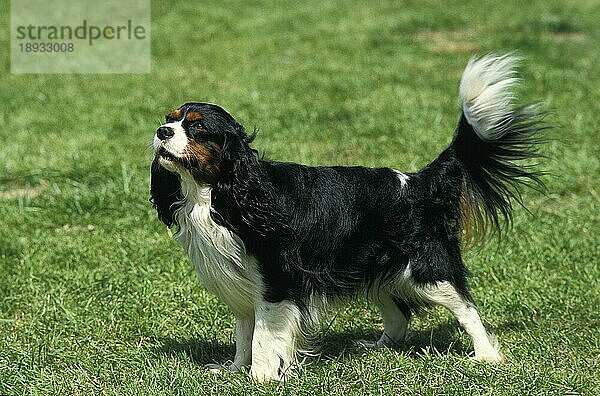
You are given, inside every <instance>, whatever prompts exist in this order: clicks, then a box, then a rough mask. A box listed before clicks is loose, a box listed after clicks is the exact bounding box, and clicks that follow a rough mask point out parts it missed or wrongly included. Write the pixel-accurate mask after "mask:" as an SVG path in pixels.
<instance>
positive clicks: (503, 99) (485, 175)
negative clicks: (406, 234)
mask: <svg viewBox="0 0 600 396" xmlns="http://www.w3.org/2000/svg"><path fill="white" fill-rule="evenodd" d="M516 61H517V58H515V57H514V56H512V55H503V56H496V55H486V56H483V57H480V58H473V59H471V61H470V62H469V63H468V65H467V67H466V68H465V70H464V72H463V75H462V78H461V81H460V98H461V100H462V115H461V117H460V120H459V123H458V127H457V129H456V133H455V135H454V139H453V141H452V144H451V146H450V148H449V149H450V150H452V151H453V152H454V155H455V157H456V158H457V159H458V160H459V162H460V164H461V168H462V169H463V171H462V173H463V183H464V186H463V188H462V196H461V197H460V198H461V206H462V207H461V212H462V213H461V215H462V223H463V228H464V229H465V230H466V232H467V238H468V239H470V236H472V235H473V234H475V235H476V236H477V235H478V236H482V235H484V234H486V233H487V231H489V230H500V229H501V220H506V224H510V221H511V213H512V209H513V205H512V202H513V201H515V202H517V203H519V204H520V205H521V206H523V200H522V197H521V187H522V186H532V187H538V188H540V189H543V183H542V181H541V180H540V172H539V171H537V170H536V169H534V165H535V164H531V163H529V162H526V163H523V162H522V161H523V160H528V159H531V158H535V157H538V156H539V153H538V147H539V143H541V142H542V141H543V140H544V139H542V138H540V136H539V132H540V131H543V130H545V129H548V128H549V127H548V125H546V124H545V123H544V122H543V118H544V113H543V112H541V111H540V110H539V106H538V105H537V104H530V105H524V106H518V107H516V106H514V105H513V100H514V94H513V91H512V88H513V87H514V85H515V84H516V83H517V82H518V79H517V78H516V76H515V74H516V73H515V63H516ZM488 225H490V226H492V227H491V228H490V227H488Z"/></svg>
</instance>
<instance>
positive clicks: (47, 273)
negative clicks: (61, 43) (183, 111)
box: [0, 0, 600, 395]
mask: <svg viewBox="0 0 600 396" xmlns="http://www.w3.org/2000/svg"><path fill="white" fill-rule="evenodd" d="M212 3H213V4H210V5H209V4H204V5H197V4H196V2H191V1H189V2H183V3H181V4H180V3H177V4H170V3H168V2H158V1H155V2H153V8H152V21H153V24H152V62H153V64H152V73H151V74H148V75H11V74H10V73H9V70H10V64H9V59H10V57H9V54H8V52H7V47H8V24H9V22H8V11H9V5H8V1H5V0H2V1H1V2H0V9H1V10H2V15H3V17H2V19H0V27H1V29H0V48H1V50H0V62H1V65H0V67H2V70H3V71H2V75H1V76H0V98H1V99H0V100H1V103H2V111H1V112H0V122H1V124H2V129H1V131H0V394H6V393H8V394H92V393H94V394H222V395H225V394H250V393H258V394H272V393H282V394H327V395H329V394H331V395H349V394H414V395H421V394H476V395H479V394H507V395H509V394H510V395H525V394H536V395H542V394H555V395H565V394H589V395H593V394H598V393H600V381H599V375H598V373H599V372H600V336H599V334H600V314H599V307H600V291H599V290H600V285H599V282H598V279H599V278H600V269H599V266H598V257H600V251H599V238H598V232H599V230H600V228H599V223H600V222H599V210H600V207H599V206H600V205H599V197H598V194H599V192H600V189H599V184H598V175H600V166H599V158H600V150H599V148H600V145H599V144H598V142H599V140H600V135H599V133H598V126H599V125H600V108H599V107H598V106H599V105H598V104H599V103H600V72H599V70H600V69H599V68H598V59H600V45H599V43H600V24H598V21H599V20H600V6H599V5H598V2H596V1H591V0H589V1H583V0H582V1H577V2H573V1H566V0H565V1H545V0H544V1H542V0H540V1H531V2H521V1H513V0H507V1H502V2H501V3H498V2H496V1H404V2H396V1H384V2H377V3H376V2H372V5H367V4H366V3H365V2H349V1H341V0H338V1H327V2H325V1H303V2H291V3H285V4H284V3H278V2H267V1H262V2H260V1H258V2H254V1H253V2H247V1H241V0H240V1H224V2H212ZM499 4H501V5H499ZM512 50H516V51H518V53H519V54H520V55H522V56H523V57H524V58H525V61H524V62H523V64H522V67H521V76H522V77H523V85H522V89H520V91H519V93H520V98H521V100H522V101H534V100H543V101H544V102H545V103H546V105H547V107H549V108H550V109H551V110H552V111H553V114H552V116H551V117H550V119H551V121H552V122H553V123H555V124H556V125H558V126H559V128H558V129H557V130H556V131H555V132H554V133H553V137H554V138H556V139H555V140H553V141H552V142H550V143H549V144H547V145H546V146H545V147H544V148H543V153H544V154H545V155H546V156H547V157H548V158H547V160H545V161H544V166H545V168H546V169H547V170H549V171H550V172H551V173H552V174H553V175H552V176H549V177H547V178H546V182H547V185H548V191H549V193H548V195H546V196H543V195H541V194H539V193H536V192H533V191H528V192H527V193H526V194H525V196H524V199H525V202H526V204H527V205H528V206H529V208H530V210H531V212H532V215H528V214H526V212H525V211H524V210H521V209H519V210H517V211H516V216H515V225H514V228H513V230H512V232H511V233H510V234H509V235H508V236H507V237H506V238H505V239H504V240H503V241H502V242H498V241H490V243H488V244H486V245H485V247H484V248H483V249H480V250H472V251H469V252H467V253H466V261H467V263H468V266H469V268H470V269H471V272H472V277H471V282H472V286H473V294H474V297H475V299H476V301H477V302H478V304H479V307H480V310H481V311H482V313H483V316H484V318H485V320H486V321H487V323H488V325H489V326H490V328H491V329H493V331H494V332H495V333H497V334H498V336H499V340H500V342H501V345H502V350H503V352H504V354H505V355H506V357H507V361H506V363H504V364H501V365H498V366H493V367H490V366H486V365H478V364H473V363H471V362H470V361H469V360H468V358H467V355H468V353H469V352H470V350H471V345H470V341H469V340H468V337H467V336H466V334H464V333H463V332H462V331H461V330H460V329H459V327H458V324H457V323H456V322H455V321H454V320H453V319H452V318H451V317H450V315H449V314H448V313H447V312H445V311H443V310H440V309H433V310H431V311H429V312H428V313H425V314H424V315H421V316H419V317H418V318H416V319H415V320H414V321H413V323H412V325H411V329H412V331H413V335H412V338H411V339H410V341H409V342H408V343H407V345H406V346H405V347H403V348H399V349H398V350H386V349H384V350H378V351H371V352H365V351H362V350H360V349H358V348H356V347H354V346H353V344H352V339H355V338H364V337H367V338H368V337H375V336H376V334H377V333H378V332H379V331H380V330H381V328H382V325H381V322H380V320H379V318H378V314H377V312H376V311H375V310H374V308H373V307H370V306H369V305H368V304H367V303H365V302H361V301H359V302H356V303H353V304H350V305H345V306H341V307H339V308H337V309H334V310H333V313H332V316H331V317H330V318H331V321H330V323H328V325H327V326H325V328H324V329H323V330H322V331H320V333H319V338H320V339H321V344H322V355H321V356H320V357H319V358H313V359H310V360H308V361H307V362H305V364H304V365H302V366H301V367H300V368H299V369H298V370H297V371H296V373H297V375H296V377H295V378H293V379H291V380H290V381H289V382H288V383H285V384H264V385H258V384H253V383H252V382H250V381H249V380H248V378H247V377H246V375H244V374H240V373H224V374H222V375H216V376H215V375H213V374H210V373H208V372H207V371H205V370H204V368H203V364H204V363H208V362H214V361H217V362H218V361H222V360H226V359H227V358H229V357H231V355H232V354H233V344H232V339H233V316H232V315H231V313H230V312H229V311H228V310H227V308H226V307H225V306H224V305H223V304H222V303H220V302H219V301H218V300H217V299H216V298H214V297H213V296H211V295H210V294H208V293H206V292H205V291H204V289H203V288H202V286H201V285H200V283H199V282H198V280H197V279H196V277H195V274H194V272H193V270H192V268H191V265H190V264H189V263H188V261H187V259H186V257H185V255H184V253H183V252H182V251H181V250H180V249H179V248H178V247H177V246H176V244H175V242H174V241H173V240H172V239H171V238H170V236H169V234H168V233H167V231H166V230H165V228H164V227H163V226H162V225H161V223H159V221H158V220H157V218H156V215H155V213H154V212H153V210H152V208H151V207H150V204H149V203H148V201H147V199H148V196H149V194H148V189H149V187H148V183H149V164H150V162H151V159H152V153H151V150H150V142H151V138H152V135H153V131H154V130H155V128H156V126H157V125H158V124H159V122H160V121H161V117H162V115H163V114H165V113H166V112H168V111H169V110H170V109H172V108H174V107H177V106H178V105H179V104H181V103H183V102H185V101H188V100H198V101H211V102H216V103H219V104H221V105H222V106H224V107H225V108H227V109H228V110H229V111H230V112H231V113H232V114H233V115H234V116H235V117H236V118H237V119H238V120H239V121H240V122H242V123H243V124H245V125H246V127H247V128H252V127H260V129H261V133H260V134H259V138H258V139H257V140H256V144H255V145H256V147H257V148H258V149H259V150H260V151H261V152H264V153H265V154H266V155H267V157H269V158H273V159H279V160H287V161H295V162H303V163H307V164H348V165H350V164H360V165H367V166H392V167H396V168H399V169H403V170H407V171H415V170H418V169H419V168H420V167H422V166H424V165H425V164H427V163H428V161H430V160H432V159H433V158H434V157H435V156H436V155H437V154H438V153H439V152H440V151H441V150H442V149H443V148H444V147H445V146H446V145H447V144H448V142H449V140H450V137H451V134H452V131H453V128H454V126H455V123H456V121H457V117H458V114H459V104H458V80H459V78H460V73H461V71H462V69H463V67H464V66H465V64H466V62H467V60H468V59H469V58H470V56H471V55H472V54H474V53H479V54H482V53H487V52H492V51H493V52H505V51H512ZM65 225H69V227H64V226H65ZM88 225H92V226H93V229H88V227H87V226H88Z"/></svg>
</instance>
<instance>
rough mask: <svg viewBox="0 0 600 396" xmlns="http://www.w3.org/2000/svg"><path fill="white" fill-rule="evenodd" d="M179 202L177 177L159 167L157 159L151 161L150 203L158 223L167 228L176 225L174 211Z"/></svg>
mask: <svg viewBox="0 0 600 396" xmlns="http://www.w3.org/2000/svg"><path fill="white" fill-rule="evenodd" d="M180 201H181V182H180V181H179V177H178V176H177V175H176V174H175V173H173V172H169V171H168V170H166V169H165V168H164V167H162V166H161V165H160V163H159V162H158V159H157V158H154V161H152V169H151V176H150V202H152V205H153V206H154V208H155V209H156V212H157V213H158V218H159V219H160V221H162V222H163V223H165V224H166V225H167V227H172V226H173V225H176V220H175V211H176V210H177V209H178V208H179V205H180V204H179V202H180Z"/></svg>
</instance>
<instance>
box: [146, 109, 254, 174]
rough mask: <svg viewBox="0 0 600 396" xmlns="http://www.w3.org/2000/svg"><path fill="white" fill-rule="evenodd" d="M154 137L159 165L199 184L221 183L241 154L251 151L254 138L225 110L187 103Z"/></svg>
mask: <svg viewBox="0 0 600 396" xmlns="http://www.w3.org/2000/svg"><path fill="white" fill-rule="evenodd" d="M165 121H166V122H165V123H164V124H163V125H161V126H160V127H158V129H157V130H156V134H155V135H154V144H153V145H154V154H155V161H156V162H157V165H160V166H161V167H163V168H164V169H166V170H167V171H170V172H172V173H175V174H179V175H184V174H186V175H191V176H192V177H193V178H194V180H195V181H196V182H197V183H198V184H202V185H213V184H215V183H217V182H218V181H219V179H220V178H221V176H222V174H223V173H224V172H226V170H227V168H228V166H227V164H226V163H225V162H227V161H228V160H231V159H233V158H234V157H236V156H237V154H239V152H240V151H244V150H247V149H249V147H248V143H250V142H251V141H252V139H253V137H254V136H250V137H249V136H248V135H246V132H245V131H244V127H242V126H241V125H240V124H239V123H238V122H237V121H235V119H234V118H233V117H232V116H231V115H229V113H227V112H226V111H225V110H223V109H222V108H221V107H219V106H216V105H213V104H206V103H186V104H184V105H183V106H181V107H180V108H178V109H176V110H173V111H172V112H170V113H169V114H167V115H166V117H165Z"/></svg>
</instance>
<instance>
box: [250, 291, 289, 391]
mask: <svg viewBox="0 0 600 396" xmlns="http://www.w3.org/2000/svg"><path fill="white" fill-rule="evenodd" d="M300 317H301V313H300V310H299V309H298V306H297V305H296V304H294V303H293V302H291V301H287V300H284V301H280V302H275V303H273V302H268V301H261V302H260V303H259V304H257V306H256V309H255V316H254V319H255V322H254V337H253V338H252V368H251V370H250V373H251V375H252V378H254V379H255V380H256V381H260V382H262V381H269V380H283V379H284V376H285V372H286V370H287V369H288V368H289V367H290V366H291V364H292V363H293V361H294V357H295V353H296V342H297V341H298V337H299V336H300Z"/></svg>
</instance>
